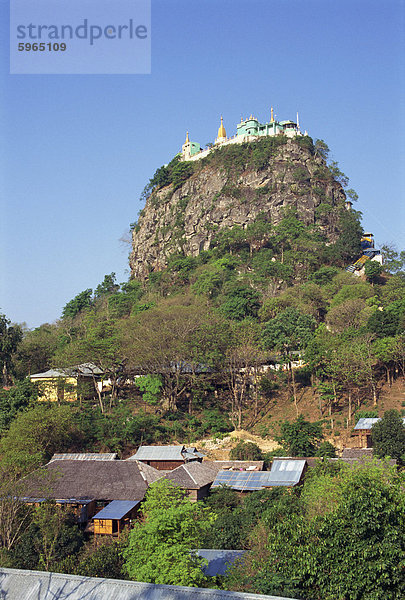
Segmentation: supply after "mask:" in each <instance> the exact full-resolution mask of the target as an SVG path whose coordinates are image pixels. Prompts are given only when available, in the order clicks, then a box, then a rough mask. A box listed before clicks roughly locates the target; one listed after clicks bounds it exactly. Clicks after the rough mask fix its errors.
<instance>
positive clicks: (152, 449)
mask: <svg viewBox="0 0 405 600" xmlns="http://www.w3.org/2000/svg"><path fill="white" fill-rule="evenodd" d="M203 457H204V454H202V452H198V451H197V448H186V447H185V446H180V445H179V446H140V447H139V448H138V451H137V452H136V454H134V455H133V456H130V457H129V458H127V460H128V461H131V460H139V461H140V462H142V463H145V464H147V465H150V466H151V467H154V468H155V469H158V470H159V471H160V470H163V471H171V470H172V469H175V468H176V467H180V466H181V465H184V464H185V463H188V462H192V461H198V462H201V461H202V459H203Z"/></svg>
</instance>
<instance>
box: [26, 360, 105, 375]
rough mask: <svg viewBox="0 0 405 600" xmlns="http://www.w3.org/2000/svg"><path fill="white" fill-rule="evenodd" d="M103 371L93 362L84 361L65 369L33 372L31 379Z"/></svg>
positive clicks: (96, 373)
mask: <svg viewBox="0 0 405 600" xmlns="http://www.w3.org/2000/svg"><path fill="white" fill-rule="evenodd" d="M102 374H103V371H102V370H101V369H100V368H99V367H97V365H94V364H93V363H83V364H81V365H75V366H74V367H66V368H63V369H49V370H48V371H44V372H43V373H33V374H32V375H30V376H29V377H30V378H31V379H50V378H52V379H53V378H54V377H77V376H78V375H81V376H82V377H91V376H92V375H102Z"/></svg>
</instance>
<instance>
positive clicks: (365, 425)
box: [354, 417, 380, 431]
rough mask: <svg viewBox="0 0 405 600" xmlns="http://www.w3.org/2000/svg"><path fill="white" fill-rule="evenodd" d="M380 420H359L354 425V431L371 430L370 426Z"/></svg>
mask: <svg viewBox="0 0 405 600" xmlns="http://www.w3.org/2000/svg"><path fill="white" fill-rule="evenodd" d="M379 420H380V419H377V418H373V419H372V418H364V417H363V418H362V419H359V420H358V421H357V423H356V425H355V428H354V429H355V430H356V431H358V430H359V429H371V428H372V426H373V425H374V423H377V421H379Z"/></svg>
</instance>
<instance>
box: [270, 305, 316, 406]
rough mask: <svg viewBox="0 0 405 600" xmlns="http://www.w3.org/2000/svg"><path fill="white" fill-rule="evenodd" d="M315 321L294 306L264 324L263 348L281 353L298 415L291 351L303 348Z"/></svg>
mask: <svg viewBox="0 0 405 600" xmlns="http://www.w3.org/2000/svg"><path fill="white" fill-rule="evenodd" d="M315 326H316V321H315V319H314V318H313V317H311V316H309V315H304V314H302V313H301V312H300V311H298V310H297V309H296V308H286V309H285V310H284V311H282V312H281V313H279V314H278V315H276V316H275V317H274V319H271V320H270V321H268V322H267V323H266V324H265V327H264V329H263V332H262V344H263V347H264V348H265V349H268V350H278V351H280V352H281V353H282V355H283V357H284V359H285V360H286V362H287V364H288V369H289V372H290V373H291V380H292V388H293V396H294V404H295V409H296V411H297V415H298V412H299V411H298V400H297V390H296V384H295V374H294V369H293V366H292V354H291V353H292V352H299V351H301V350H304V349H305V348H306V346H307V345H308V343H309V341H310V339H311V337H312V335H313V332H314V330H315Z"/></svg>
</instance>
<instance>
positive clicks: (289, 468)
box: [212, 460, 306, 492]
mask: <svg viewBox="0 0 405 600" xmlns="http://www.w3.org/2000/svg"><path fill="white" fill-rule="evenodd" d="M305 463H306V461H305V460H274V461H273V464H272V466H271V471H220V472H219V473H218V475H217V476H216V478H215V481H214V483H213V484H212V487H213V488H215V487H220V486H221V485H226V486H228V487H231V488H232V489H234V490H237V491H239V492H254V491H256V490H262V489H264V488H266V487H290V486H294V485H297V483H299V481H300V479H301V477H302V473H303V470H304V467H305Z"/></svg>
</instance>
